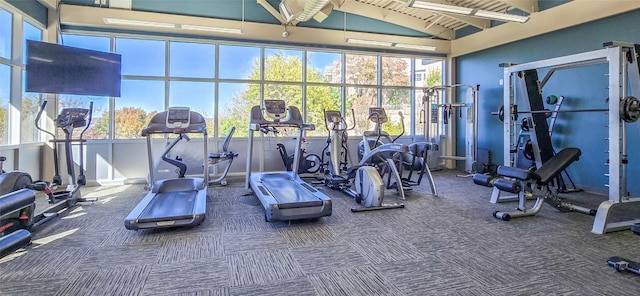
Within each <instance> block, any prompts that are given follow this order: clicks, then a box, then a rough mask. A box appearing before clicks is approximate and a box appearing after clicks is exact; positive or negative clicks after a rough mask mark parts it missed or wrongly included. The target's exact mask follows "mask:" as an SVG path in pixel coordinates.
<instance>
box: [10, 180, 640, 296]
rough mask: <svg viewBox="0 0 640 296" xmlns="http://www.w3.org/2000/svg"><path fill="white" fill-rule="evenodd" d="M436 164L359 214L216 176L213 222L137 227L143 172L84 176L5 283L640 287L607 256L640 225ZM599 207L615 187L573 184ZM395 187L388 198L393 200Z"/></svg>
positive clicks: (238, 290)
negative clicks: (529, 205)
mask: <svg viewBox="0 0 640 296" xmlns="http://www.w3.org/2000/svg"><path fill="white" fill-rule="evenodd" d="M459 173H460V172H458V171H447V170H445V171H437V172H434V178H435V180H436V185H437V188H438V191H439V197H434V196H431V195H428V194H426V192H427V190H426V185H427V184H426V183H425V182H423V185H422V187H420V188H416V189H414V190H413V192H411V193H410V194H409V195H408V197H407V200H406V201H405V205H406V208H404V209H394V210H386V211H374V212H363V213H352V212H351V211H350V208H351V206H352V205H353V201H352V200H351V199H350V198H349V197H347V196H346V195H343V194H342V193H340V192H335V191H330V190H329V189H326V188H324V187H322V186H321V185H318V186H319V187H318V188H320V189H321V190H324V191H325V192H326V193H327V194H329V195H330V196H331V197H332V198H333V204H334V205H333V215H332V216H330V217H324V218H322V219H320V220H317V221H300V222H292V223H288V222H271V223H267V222H265V221H264V210H263V209H262V207H261V206H259V204H258V203H257V199H256V198H255V197H253V196H251V195H247V193H248V190H246V189H244V188H242V187H243V180H232V181H231V182H230V183H229V185H228V186H226V187H213V188H212V189H210V196H209V202H208V205H207V207H208V209H207V215H208V216H207V218H206V220H205V222H204V223H203V224H202V225H200V226H198V227H194V228H190V229H175V230H164V231H157V230H156V231H130V230H126V229H125V228H124V218H125V217H126V215H127V214H128V213H129V212H130V211H131V209H132V208H133V207H134V206H135V205H136V204H137V203H138V201H139V200H140V199H141V198H142V197H143V196H144V194H145V191H144V189H143V186H142V185H126V186H117V187H107V186H104V187H94V188H86V189H83V192H84V193H85V194H84V195H85V196H87V197H98V198H99V201H98V202H95V203H93V204H83V205H81V206H80V207H77V208H75V209H73V211H70V212H69V213H66V214H65V215H64V217H63V218H62V219H58V220H56V221H53V222H50V223H48V224H46V225H44V226H43V227H42V228H41V229H39V230H38V231H37V232H36V233H35V234H34V242H33V244H32V245H31V246H30V247H28V248H27V249H26V250H25V251H23V252H20V253H16V254H14V255H11V256H9V257H5V258H3V259H0V270H1V271H2V272H0V295H295V296H302V295H638V294H640V277H637V276H634V275H633V274H629V273H618V272H616V271H615V270H614V269H613V268H611V267H608V266H607V263H606V260H607V258H609V257H610V256H614V255H617V256H622V257H628V258H630V259H639V260H640V236H637V235H634V234H633V233H632V232H631V231H622V232H615V233H610V234H606V235H596V234H592V233H591V232H590V230H591V226H592V222H593V217H590V216H587V215H583V214H579V213H564V212H559V211H557V210H555V209H553V208H551V207H550V206H548V205H545V206H544V207H543V209H542V211H541V212H540V213H539V214H538V215H536V216H534V217H527V218H519V219H514V220H512V221H508V222H505V221H500V220H497V219H495V218H493V217H492V216H491V213H492V212H493V211H494V210H497V209H501V210H508V209H511V208H513V207H515V203H501V204H497V205H496V204H491V203H489V198H490V194H491V189H490V188H486V187H481V186H478V185H474V184H473V182H472V181H471V179H470V178H460V177H457V176H456V174H459ZM572 198H574V199H576V200H578V201H581V202H584V203H585V204H587V205H590V206H593V207H596V206H597V205H598V203H599V202H600V201H602V200H604V199H605V198H604V197H598V196H592V195H588V194H585V193H577V195H576V193H574V194H572ZM394 199H395V198H394V196H393V195H392V196H390V197H389V198H388V201H390V202H393V201H395V200H394Z"/></svg>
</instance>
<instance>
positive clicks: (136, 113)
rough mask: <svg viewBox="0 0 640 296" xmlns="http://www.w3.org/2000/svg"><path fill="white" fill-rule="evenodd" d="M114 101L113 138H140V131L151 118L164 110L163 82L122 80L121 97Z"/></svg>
mask: <svg viewBox="0 0 640 296" xmlns="http://www.w3.org/2000/svg"><path fill="white" fill-rule="evenodd" d="M115 101H116V102H115V112H114V119H115V137H114V138H116V139H135V138H141V137H142V136H141V135H140V131H141V130H142V129H143V128H144V127H146V126H147V123H149V120H151V117H153V115H155V114H156V113H158V111H163V110H164V109H165V108H164V81H160V80H124V79H123V80H122V92H121V96H120V98H116V100H115Z"/></svg>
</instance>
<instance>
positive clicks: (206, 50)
mask: <svg viewBox="0 0 640 296" xmlns="http://www.w3.org/2000/svg"><path fill="white" fill-rule="evenodd" d="M169 46H170V48H169V52H170V58H169V71H170V76H172V77H197V78H213V77H214V76H215V75H214V74H215V68H216V64H215V61H216V59H215V58H216V56H215V53H216V47H215V45H213V44H204V43H191V42H173V41H172V42H171V43H170V45H169Z"/></svg>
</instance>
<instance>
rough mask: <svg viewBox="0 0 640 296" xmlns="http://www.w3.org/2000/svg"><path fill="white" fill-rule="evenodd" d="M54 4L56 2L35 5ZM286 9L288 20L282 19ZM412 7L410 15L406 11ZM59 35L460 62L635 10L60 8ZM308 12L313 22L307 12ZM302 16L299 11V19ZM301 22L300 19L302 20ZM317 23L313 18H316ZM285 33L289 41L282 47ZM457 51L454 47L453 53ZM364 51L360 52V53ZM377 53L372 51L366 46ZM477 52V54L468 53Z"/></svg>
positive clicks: (310, 2) (613, 0)
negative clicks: (409, 47)
mask: <svg viewBox="0 0 640 296" xmlns="http://www.w3.org/2000/svg"><path fill="white" fill-rule="evenodd" d="M38 1H40V2H42V3H52V2H53V3H55V1H56V0H38ZM283 2H285V3H286V4H287V7H289V8H290V10H291V11H292V12H296V9H297V10H305V12H306V13H307V15H304V16H300V15H299V17H297V18H296V17H291V16H289V17H290V18H289V19H287V18H286V17H287V16H288V15H286V14H283V12H282V10H283V8H282V4H283ZM411 2H416V3H414V4H415V5H414V7H409V6H408V5H409V3H411ZM417 2H420V3H427V4H436V6H438V5H445V6H446V8H450V7H462V8H468V9H469V11H473V12H471V13H470V14H475V12H476V11H487V12H490V13H491V12H494V13H498V14H506V15H516V16H526V17H529V19H528V21H527V22H525V23H516V22H504V21H496V20H495V19H494V20H491V19H488V18H486V17H478V16H475V15H474V16H472V15H469V14H467V15H463V14H457V13H451V12H443V11H437V9H426V8H419V7H418V6H419V5H417ZM50 6H51V9H56V7H57V8H59V9H60V11H59V20H60V23H61V25H62V27H63V28H87V27H88V28H100V29H102V30H130V31H151V32H154V31H157V32H161V33H173V34H181V33H185V32H184V30H182V31H180V30H179V29H180V28H181V27H180V25H179V24H183V25H182V26H183V27H186V26H185V24H190V25H198V26H216V27H219V26H224V27H238V28H241V29H242V31H243V33H242V35H241V36H234V35H227V34H224V33H222V34H220V33H219V32H218V33H212V32H204V31H201V32H197V34H203V36H221V37H222V38H230V39H244V40H257V41H270V42H276V43H298V44H327V45H334V46H349V45H348V44H345V40H346V39H348V38H359V39H366V40H375V41H387V42H397V43H408V44H416V45H428V46H433V47H436V48H437V50H436V51H435V53H443V54H454V55H457V54H464V53H468V52H472V51H474V50H477V48H479V49H482V48H487V47H491V46H495V45H499V44H503V43H506V42H510V41H514V40H518V39H522V38H526V37H530V36H535V35H536V34H543V33H545V32H550V31H554V30H558V29H562V28H565V27H569V26H574V25H577V24H580V23H583V22H587V21H591V20H595V19H599V18H603V17H607V16H611V15H615V14H619V13H623V12H626V11H631V10H635V9H640V1H631V0H608V1H593V0H62V1H61V5H60V6H54V5H50ZM310 11H311V14H308V12H310ZM297 12H300V11H297ZM303 14H304V13H303ZM314 17H315V18H314ZM105 18H117V19H132V20H140V21H146V22H170V23H175V24H177V25H176V28H161V27H146V28H140V27H138V28H136V27H135V26H130V25H123V24H105V22H104V21H103V20H104V19H105ZM283 31H287V32H288V33H290V34H289V35H288V36H287V37H288V38H287V39H283V38H284V37H283V36H284V35H282V33H283ZM456 44H459V45H458V46H456ZM359 46H363V45H359ZM364 46H365V47H370V46H373V47H376V45H364ZM474 47H475V48H474Z"/></svg>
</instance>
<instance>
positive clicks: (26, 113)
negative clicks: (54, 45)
mask: <svg viewBox="0 0 640 296" xmlns="http://www.w3.org/2000/svg"><path fill="white" fill-rule="evenodd" d="M27 40H35V41H42V30H40V29H38V28H36V27H35V26H33V25H32V24H30V23H28V22H23V25H22V44H23V47H22V53H23V55H22V61H23V62H24V63H26V61H27ZM22 74H23V75H22V77H23V79H22V80H23V81H22V85H23V87H22V104H21V109H20V143H32V142H38V141H39V140H40V139H39V131H38V130H37V129H36V128H35V126H34V123H35V118H36V114H37V113H38V110H39V105H38V103H39V102H40V94H37V93H27V92H25V91H24V86H25V83H24V77H25V75H24V71H23V73H22Z"/></svg>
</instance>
